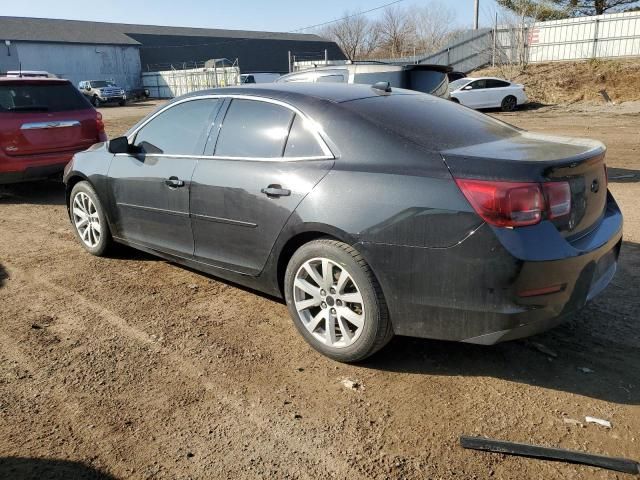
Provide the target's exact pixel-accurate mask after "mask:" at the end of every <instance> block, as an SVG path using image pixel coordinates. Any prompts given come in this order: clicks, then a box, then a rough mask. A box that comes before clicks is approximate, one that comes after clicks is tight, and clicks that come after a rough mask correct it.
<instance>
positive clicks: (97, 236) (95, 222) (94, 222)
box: [69, 182, 113, 257]
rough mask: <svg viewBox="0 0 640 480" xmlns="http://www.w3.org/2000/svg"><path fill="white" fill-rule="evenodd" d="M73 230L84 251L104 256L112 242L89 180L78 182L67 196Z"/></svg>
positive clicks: (107, 225)
mask: <svg viewBox="0 0 640 480" xmlns="http://www.w3.org/2000/svg"><path fill="white" fill-rule="evenodd" d="M69 216H70V217H71V222H72V224H73V230H74V232H75V234H76V237H78V240H80V243H81V244H82V246H83V247H84V249H85V250H86V251H88V252H89V253H91V254H92V255H96V256H98V257H101V256H104V255H105V253H106V252H107V251H108V250H109V248H110V247H111V246H112V244H113V239H112V238H111V232H110V230H109V224H108V223H107V218H106V215H105V212H104V209H103V207H102V204H101V203H100V199H99V198H98V195H97V194H96V192H95V190H94V189H93V187H92V186H91V184H90V183H89V182H78V183H77V184H76V185H75V186H74V187H73V190H71V196H70V197H69Z"/></svg>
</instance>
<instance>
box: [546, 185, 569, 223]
mask: <svg viewBox="0 0 640 480" xmlns="http://www.w3.org/2000/svg"><path fill="white" fill-rule="evenodd" d="M542 189H543V190H544V195H545V198H546V200H547V218H549V219H554V218H558V217H564V216H565V215H568V214H569V213H571V187H570V186H569V182H549V183H543V184H542Z"/></svg>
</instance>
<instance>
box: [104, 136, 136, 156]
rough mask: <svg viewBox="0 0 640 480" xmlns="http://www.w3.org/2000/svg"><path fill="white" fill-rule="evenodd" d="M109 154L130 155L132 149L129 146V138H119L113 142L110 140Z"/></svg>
mask: <svg viewBox="0 0 640 480" xmlns="http://www.w3.org/2000/svg"><path fill="white" fill-rule="evenodd" d="M108 148H109V152H110V153H129V151H130V150H131V147H130V146H129V139H128V138H127V137H117V138H114V139H113V140H109V147H108Z"/></svg>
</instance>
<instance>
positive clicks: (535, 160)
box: [441, 132, 607, 240]
mask: <svg viewBox="0 0 640 480" xmlns="http://www.w3.org/2000/svg"><path fill="white" fill-rule="evenodd" d="M605 152H606V149H605V147H604V145H603V144H602V143H600V142H596V141H592V140H583V139H572V138H564V137H555V136H548V135H539V134H533V133H528V132H522V133H520V134H519V135H515V136H511V137H508V138H505V139H502V140H498V141H494V142H487V143H484V144H479V145H469V146H465V147H461V148H455V149H451V150H447V151H443V152H441V153H442V155H443V158H444V160H445V163H446V164H447V166H448V167H449V170H450V171H451V173H452V175H453V176H454V177H455V178H456V179H460V178H461V179H465V178H466V179H479V180H488V181H505V182H538V183H540V184H541V185H543V184H545V183H548V182H567V183H568V184H569V187H570V192H571V210H570V213H569V214H568V215H564V216H561V217H559V218H555V219H553V220H551V221H552V222H553V223H554V224H555V225H556V227H557V228H558V231H559V232H561V234H562V235H563V236H565V237H567V238H568V239H569V240H571V239H575V238H579V237H582V236H584V235H585V234H588V233H589V232H590V231H591V230H592V229H593V228H595V227H596V226H597V225H598V223H599V221H600V219H601V218H602V216H603V214H604V211H605V207H606V201H607V178H606V167H605V163H604V159H605Z"/></svg>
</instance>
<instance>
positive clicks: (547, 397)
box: [0, 102, 640, 480]
mask: <svg viewBox="0 0 640 480" xmlns="http://www.w3.org/2000/svg"><path fill="white" fill-rule="evenodd" d="M151 108H153V105H152V102H149V104H139V105H135V106H128V107H124V108H104V109H102V111H103V113H104V115H105V120H106V124H107V128H108V131H109V134H110V136H112V137H113V136H116V135H118V134H120V133H122V132H124V130H125V129H126V128H127V127H128V126H129V125H131V124H132V123H133V122H135V121H136V120H137V119H138V118H140V117H141V116H142V115H144V114H146V113H147V112H148V111H149V110H150V109H151ZM496 115H497V116H499V117H500V118H502V119H503V120H506V121H508V122H511V123H514V124H516V125H519V126H522V127H524V128H527V129H530V130H537V131H542V132H552V133H555V134H568V135H575V136H587V137H593V138H597V139H600V140H603V141H604V142H606V143H607V144H608V146H609V153H608V164H609V166H610V176H611V181H610V182H611V183H610V189H611V191H612V192H613V194H614V195H615V196H616V198H617V199H618V202H619V203H620V205H621V207H622V209H623V211H624V213H625V215H626V219H625V221H626V224H625V231H626V233H625V243H624V246H623V249H622V254H621V259H620V269H619V272H618V274H617V276H616V277H615V279H614V281H613V283H612V284H611V285H610V287H609V288H608V289H607V290H606V291H605V292H604V293H603V294H602V295H601V296H600V297H598V298H597V299H596V300H595V301H594V302H593V303H591V304H590V305H588V306H587V307H586V308H585V309H584V310H583V311H582V312H581V313H579V314H578V315H577V316H576V317H575V319H574V320H572V321H571V322H569V323H567V324H564V325H562V326H560V327H558V328H556V329H555V330H553V331H551V332H548V333H545V334H542V335H539V336H537V337H535V338H533V339H530V340H528V341H517V342H511V343H506V344H501V345H498V346H494V347H481V346H472V345H465V344H456V343H445V342H437V341H429V340H418V339H409V338H396V339H394V340H393V341H392V343H391V344H390V345H389V346H388V347H387V348H386V349H385V350H383V351H382V352H381V353H380V354H378V355H376V356H375V357H374V358H372V359H370V360H369V361H367V362H366V363H364V364H361V365H356V366H349V365H342V364H338V363H335V362H332V361H330V360H328V359H326V358H324V357H322V356H320V355H319V354H317V353H315V352H314V351H313V350H311V349H310V348H309V347H308V346H307V345H306V344H305V343H304V341H303V340H302V339H301V337H300V336H299V335H298V334H297V333H296V331H295V329H294V327H293V325H292V322H291V320H290V319H289V316H288V314H287V311H286V308H285V306H284V305H282V304H280V303H278V302H276V301H273V300H272V299H269V298H264V297H262V296H258V295H255V294H254V293H251V292H250V291H246V290H243V289H239V288H236V287H234V286H231V285H228V284H226V283H223V282H220V281H217V280H215V279H213V278H209V277H207V276H204V275H202V274H199V273H196V272H193V271H190V270H187V269H185V268H181V267H178V266H175V265H172V264H170V263H167V262H165V261H162V260H159V259H156V258H153V257H151V256H148V255H145V254H142V253H137V252H135V251H132V250H126V249H124V250H123V251H122V252H121V253H119V254H118V255H117V256H115V257H113V258H108V259H100V258H95V257H92V256H90V255H89V254H87V253H85V252H84V251H83V250H82V249H81V248H80V246H79V245H78V243H77V241H76V240H75V238H74V236H73V234H72V231H71V227H70V225H69V220H68V218H67V216H66V211H65V207H64V193H63V192H64V189H63V187H62V186H61V185H60V184H57V183H53V182H41V183H37V184H32V185H28V186H14V187H12V188H11V189H10V190H9V196H7V197H5V198H4V199H1V200H0V478H2V479H5V478H6V479H16V478H18V479H19V478H46V479H49V478H54V479H65V480H66V479H76V478H104V479H111V478H114V479H125V478H126V479H129V478H133V479H204V478H212V479H213V478H216V479H217V478H221V479H223V478H224V479H226V478H234V479H253V478H265V479H275V478H283V479H284V478H287V479H308V478H314V479H320V478H321V479H324V478H338V479H347V478H348V479H387V478H389V479H400V478H403V479H424V478H430V479H450V478H461V479H476V478H477V479H484V478H501V479H518V480H521V479H527V478H531V479H533V478H536V479H538V478H549V479H551V478H563V479H583V478H588V479H614V478H620V479H622V478H625V477H626V475H624V474H616V473H613V472H607V471H604V470H597V469H595V468H591V467H584V466H577V465H568V464H564V463H553V462H546V461H536V460H531V459H525V458H517V457H507V456H503V455H499V454H486V453H478V452H472V451H465V450H463V449H462V448H460V447H459V446H458V437H459V436H460V435H463V434H467V435H483V436H487V437H493V438H499V439H504V440H513V441H523V442H533V443H536V444H543V445H548V446H558V447H565V448H570V449H575V450H583V451H589V452H592V453H598V454H607V455H613V456H620V457H631V458H635V459H636V460H640V406H639V405H640V214H639V211H640V208H638V205H639V204H638V201H639V200H638V199H639V198H640V158H639V157H640V115H638V114H624V113H620V112H617V111H615V110H611V109H608V110H603V111H601V112H600V111H597V110H596V111H590V112H586V113H585V112H582V113H581V112H575V111H567V110H566V109H564V110H563V109H561V108H552V109H540V110H536V111H524V112H517V113H513V114H496ZM541 350H542V351H541ZM545 351H546V352H547V353H544V352H545ZM344 379H351V380H353V381H356V382H357V384H358V386H357V388H347V387H345V386H344V385H343V383H342V380H344ZM587 415H589V416H594V417H598V418H602V419H606V420H609V421H611V422H612V428H610V429H608V428H605V427H601V426H598V425H594V424H586V423H585V416H587ZM578 422H580V424H578ZM34 472H35V473H34ZM43 472H48V473H47V474H45V473H43ZM31 474H32V475H33V476H32V477H30V476H28V475H31Z"/></svg>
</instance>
